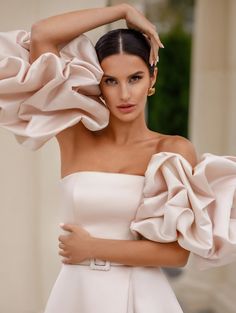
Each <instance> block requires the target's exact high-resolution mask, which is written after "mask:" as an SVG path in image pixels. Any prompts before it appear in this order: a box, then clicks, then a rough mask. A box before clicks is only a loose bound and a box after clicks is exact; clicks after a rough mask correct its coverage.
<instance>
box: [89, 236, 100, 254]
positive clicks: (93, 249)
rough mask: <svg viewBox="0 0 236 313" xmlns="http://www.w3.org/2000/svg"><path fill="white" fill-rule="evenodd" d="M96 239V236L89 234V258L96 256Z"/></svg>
mask: <svg viewBox="0 0 236 313" xmlns="http://www.w3.org/2000/svg"><path fill="white" fill-rule="evenodd" d="M97 241H98V238H96V237H92V236H91V238H90V258H91V259H96V258H97Z"/></svg>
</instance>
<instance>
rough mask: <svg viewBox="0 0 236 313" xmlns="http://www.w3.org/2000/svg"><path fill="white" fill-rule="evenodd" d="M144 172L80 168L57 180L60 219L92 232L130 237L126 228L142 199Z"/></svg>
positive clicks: (116, 237) (116, 236) (114, 236)
mask: <svg viewBox="0 0 236 313" xmlns="http://www.w3.org/2000/svg"><path fill="white" fill-rule="evenodd" d="M143 184H144V176H141V175H132V174H124V173H111V172H98V171H80V172H75V173H72V174H69V175H67V176H65V177H64V178H62V179H61V180H60V183H59V185H60V195H61V203H62V214H63V220H64V221H65V222H67V223H75V224H79V225H81V226H82V227H84V228H86V230H87V231H88V232H89V233H90V234H91V235H93V236H96V237H101V238H107V239H121V240H122V239H123V240H125V239H127V240H128V239H134V237H135V235H134V233H133V234H132V232H131V231H130V229H129V226H130V223H131V221H132V220H133V219H134V218H135V214H136V211H137V208H138V207H139V206H140V203H141V200H142V190H143Z"/></svg>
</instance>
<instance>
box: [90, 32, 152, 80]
mask: <svg viewBox="0 0 236 313" xmlns="http://www.w3.org/2000/svg"><path fill="white" fill-rule="evenodd" d="M150 49H151V46H150V43H149V41H148V39H147V38H146V37H145V36H144V35H143V34H142V33H141V32H139V31H137V30H135V29H130V28H118V29H114V30H111V31H109V32H107V33H106V34H105V35H103V36H102V37H100V38H99V40H98V41H97V43H96V45H95V50H96V52H97V56H98V60H99V62H100V63H101V62H102V60H103V59H104V58H106V57H108V56H110V55H113V54H119V53H124V54H132V55H136V56H138V57H140V58H141V59H142V60H143V61H144V62H145V63H146V65H147V67H148V69H149V73H150V76H153V72H154V65H153V66H151V65H150V63H149V56H150Z"/></svg>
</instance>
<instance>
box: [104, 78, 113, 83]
mask: <svg viewBox="0 0 236 313" xmlns="http://www.w3.org/2000/svg"><path fill="white" fill-rule="evenodd" d="M114 82H115V80H114V79H113V78H107V79H105V83H106V84H107V85H114Z"/></svg>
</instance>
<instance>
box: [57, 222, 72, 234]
mask: <svg viewBox="0 0 236 313" xmlns="http://www.w3.org/2000/svg"><path fill="white" fill-rule="evenodd" d="M59 226H60V227H61V228H62V229H64V230H67V231H70V232H72V231H73V229H74V225H72V224H64V223H60V224H59Z"/></svg>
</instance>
